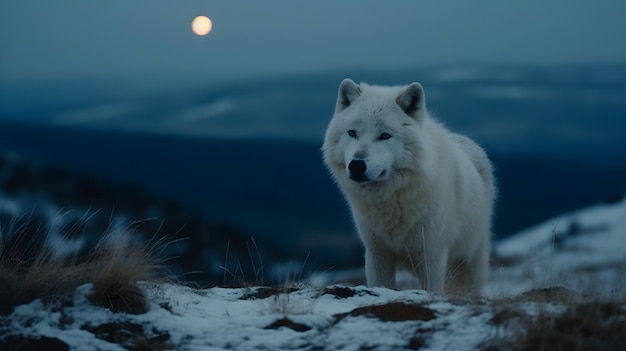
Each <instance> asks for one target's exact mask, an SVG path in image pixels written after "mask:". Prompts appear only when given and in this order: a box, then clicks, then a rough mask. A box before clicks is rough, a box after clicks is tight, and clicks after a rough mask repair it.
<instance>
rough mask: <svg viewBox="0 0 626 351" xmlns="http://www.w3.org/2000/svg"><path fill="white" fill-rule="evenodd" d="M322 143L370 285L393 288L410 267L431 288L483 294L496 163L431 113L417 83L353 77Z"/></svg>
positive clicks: (341, 91) (342, 90) (341, 93)
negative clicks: (374, 82)
mask: <svg viewBox="0 0 626 351" xmlns="http://www.w3.org/2000/svg"><path fill="white" fill-rule="evenodd" d="M322 149H323V152H324V162H325V163H326V165H327V166H328V168H329V169H330V171H331V174H332V176H333V178H334V179H335V180H336V182H337V183H338V184H339V187H340V188H341V190H342V191H343V193H344V195H345V197H346V199H347V200H348V203H349V205H350V208H351V210H352V215H353V217H354V221H355V223H356V227H357V229H358V232H359V235H360V237H361V240H362V241H363V243H364V245H365V249H366V253H365V273H366V276H367V283H368V285H370V286H385V287H391V288H393V287H394V285H395V269H396V265H402V266H404V267H406V268H408V269H409V270H410V271H411V272H413V273H415V275H416V276H417V278H418V279H419V281H420V283H421V286H422V288H424V289H427V290H431V291H434V292H442V291H445V292H448V293H455V294H467V293H479V292H480V289H481V287H482V285H483V283H484V282H485V280H486V279H487V274H488V268H489V267H488V261H489V241H490V230H491V228H490V227H491V216H492V208H493V202H494V197H495V193H496V189H495V185H494V179H493V175H492V167H491V163H490V161H489V159H488V158H487V155H486V154H485V152H484V151H483V150H482V149H481V148H480V147H479V146H478V145H477V144H476V143H474V142H473V141H471V140H470V139H468V138H466V137H464V136H462V135H458V134H454V133H451V132H450V131H448V130H447V129H446V128H445V127H444V126H443V125H441V124H440V123H438V122H437V121H436V120H435V119H433V118H432V117H431V116H430V115H429V113H428V112H427V110H426V100H425V95H424V90H423V89H422V86H421V85H420V84H419V83H412V84H411V85H409V86H405V87H380V86H369V85H367V84H361V85H357V84H356V83H354V82H353V81H352V80H350V79H345V80H344V81H343V82H341V85H340V87H339V94H338V99H337V105H336V108H335V114H334V116H333V119H332V120H331V122H330V125H329V126H328V129H327V131H326V136H325V140H324V146H323V148H322ZM444 289H445V290H444Z"/></svg>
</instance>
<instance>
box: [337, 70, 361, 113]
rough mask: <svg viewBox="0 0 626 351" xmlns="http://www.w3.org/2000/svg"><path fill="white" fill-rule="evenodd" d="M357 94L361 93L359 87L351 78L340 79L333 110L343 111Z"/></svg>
mask: <svg viewBox="0 0 626 351" xmlns="http://www.w3.org/2000/svg"><path fill="white" fill-rule="evenodd" d="M359 95H361V88H359V86H358V85H357V84H356V83H355V82H353V81H352V79H349V78H346V79H344V80H342V81H341V84H340V85H339V93H338V96H337V106H336V107H335V112H339V111H343V110H344V109H345V108H346V107H348V106H350V105H352V102H353V101H354V100H356V98H358V97H359Z"/></svg>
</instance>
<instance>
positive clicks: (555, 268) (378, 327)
mask: <svg viewBox="0 0 626 351" xmlns="http://www.w3.org/2000/svg"><path fill="white" fill-rule="evenodd" d="M625 243H626V201H623V200H622V201H621V202H618V203H614V204H610V205H609V204H604V205H598V206H594V207H591V208H587V209H583V210H580V211H577V212H574V213H569V214H566V215H563V216H560V217H558V218H554V219H552V220H549V221H547V222H545V223H542V224H539V225H537V226H536V227H533V228H530V229H528V230H526V231H523V232H521V233H519V234H518V235H516V236H514V237H512V238H510V239H507V240H505V241H502V242H500V243H497V244H496V245H495V250H494V251H495V259H494V261H495V268H494V271H493V273H492V278H491V280H490V282H489V284H488V285H487V287H486V288H485V297H483V298H481V299H473V300H469V299H464V298H451V297H445V296H435V295H431V294H429V293H427V292H425V291H421V290H417V289H411V290H399V291H397V290H389V289H384V288H366V287H363V286H360V285H357V286H349V285H346V284H340V285H332V284H333V282H332V281H333V280H344V282H345V281H348V280H350V281H355V280H357V281H358V279H359V276H360V270H354V271H353V272H327V273H324V274H320V275H319V276H317V277H314V278H313V279H312V280H311V281H310V282H308V283H301V284H298V283H293V284H289V285H288V286H285V287H283V288H266V287H247V288H233V289H231V288H219V287H214V288H209V289H194V288H190V287H184V286H180V285H173V284H156V283H147V282H142V283H140V285H141V288H142V289H143V290H144V292H145V293H146V295H147V297H148V299H149V310H148V312H146V313H143V314H126V313H114V312H112V311H110V310H108V309H106V308H103V307H97V306H94V305H93V304H91V303H90V302H89V300H88V299H87V298H86V296H87V295H88V294H89V292H90V290H91V289H92V285H91V284H85V285H82V286H80V287H79V288H78V289H77V290H76V293H75V295H74V300H73V302H72V303H67V304H66V305H65V306H64V307H58V306H57V307H56V308H52V307H49V306H47V305H44V304H43V303H42V302H41V301H40V300H35V301H33V302H31V303H29V304H25V305H21V306H18V307H16V308H15V310H14V311H13V313H12V314H10V315H7V316H0V350H13V349H19V348H18V346H19V347H23V349H27V346H28V347H31V349H38V348H39V349H42V350H43V349H46V350H53V351H54V350H67V349H71V350H125V349H126V350H163V349H176V350H373V349H375V350H399V349H420V350H476V349H487V348H488V347H495V346H493V345H501V346H499V348H495V349H496V350H498V349H507V347H506V346H502V345H507V343H506V342H504V344H503V341H502V340H510V339H515V338H517V337H519V330H518V328H521V327H520V326H521V325H524V321H528V320H535V319H538V320H541V315H545V314H550V315H554V316H556V315H558V314H559V313H562V312H563V311H565V310H566V309H567V308H570V307H571V306H572V304H575V303H578V302H581V301H588V299H589V297H590V296H591V298H592V300H595V301H597V300H598V299H599V297H601V298H602V300H604V301H613V303H617V304H618V306H621V307H618V308H617V312H614V313H615V316H617V317H614V318H613V317H611V318H613V319H611V320H612V321H615V320H617V319H619V320H621V321H623V320H624V319H626V304H624V301H625V300H626V296H625V290H624V284H625V282H626V278H625V273H626V268H625V263H624V262H625V261H624V260H625V258H626V244H625ZM555 286H557V287H555ZM555 318H556V317H554V318H552V319H551V320H555ZM510 320H514V321H515V322H514V323H508V322H507V321H510ZM556 320H558V318H557V319H556ZM607 321H609V320H608V319H607ZM531 324H532V323H531ZM622 325H623V324H622ZM622 331H623V330H622ZM37 339H38V340H39V341H35V340H37ZM619 340H623V339H619ZM617 342H621V341H617ZM38 343H39V344H38ZM617 346H618V347H619V346H620V345H617ZM621 346H626V345H621ZM492 349H493V348H492ZM615 349H619V348H615Z"/></svg>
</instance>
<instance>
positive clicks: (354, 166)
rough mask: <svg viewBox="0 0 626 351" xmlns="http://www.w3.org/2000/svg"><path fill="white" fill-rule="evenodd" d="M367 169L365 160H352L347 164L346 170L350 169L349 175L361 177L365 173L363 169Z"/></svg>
mask: <svg viewBox="0 0 626 351" xmlns="http://www.w3.org/2000/svg"><path fill="white" fill-rule="evenodd" d="M366 169H367V165H365V161H363V160H352V161H350V164H349V165H348V170H350V175H351V176H352V177H353V178H361V177H363V175H364V174H365V170H366Z"/></svg>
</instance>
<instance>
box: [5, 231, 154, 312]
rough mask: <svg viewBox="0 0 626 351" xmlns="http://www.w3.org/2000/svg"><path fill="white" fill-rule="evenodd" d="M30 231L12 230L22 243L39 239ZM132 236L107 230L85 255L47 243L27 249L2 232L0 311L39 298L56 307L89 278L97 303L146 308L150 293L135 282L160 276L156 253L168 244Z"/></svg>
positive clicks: (69, 301)
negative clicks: (63, 252) (57, 251)
mask: <svg viewBox="0 0 626 351" xmlns="http://www.w3.org/2000/svg"><path fill="white" fill-rule="evenodd" d="M27 234H32V233H27ZM27 234H23V233H16V234H14V235H18V238H17V241H21V242H27V241H28V240H31V241H33V240H35V239H33V237H30V238H27V237H26V235H27ZM20 235H21V236H22V237H19V236H20ZM129 238H130V236H129V234H128V233H122V234H116V235H115V237H113V236H112V235H104V236H103V237H102V238H101V240H100V242H99V243H98V245H96V247H95V248H93V249H92V250H91V251H90V252H88V253H87V254H85V255H83V256H80V257H77V256H69V257H59V256H56V255H54V254H53V252H52V250H51V249H49V248H46V247H43V246H41V247H40V248H39V249H38V250H37V251H34V252H28V254H25V253H24V250H16V249H15V247H14V246H12V247H9V245H8V243H6V242H5V241H3V240H2V236H1V235H0V314H3V315H6V314H9V313H11V312H12V311H13V308H14V307H15V306H18V305H21V304H24V303H28V302H30V301H33V300H35V299H41V300H42V301H43V302H44V303H47V304H49V305H51V306H52V307H53V308H60V307H62V306H67V305H71V304H72V301H73V294H74V291H75V290H76V288H77V287H78V286H80V285H82V284H86V283H92V284H93V290H92V293H91V295H90V296H89V297H88V298H89V300H90V301H91V302H92V303H94V304H96V305H100V306H103V307H107V308H110V309H111V310H113V311H115V312H128V313H143V312H146V311H147V301H146V297H145V296H144V294H143V292H142V291H141V289H139V288H138V287H137V286H136V282H137V281H139V280H154V279H157V278H158V277H160V276H161V273H163V269H162V267H161V266H160V265H159V263H160V261H159V260H158V259H157V257H158V255H159V254H160V253H161V251H162V250H163V248H164V247H165V246H166V243H165V242H164V241H163V240H159V241H157V242H155V243H148V244H133V243H131V241H130V239H129ZM15 241H16V240H15V239H14V240H13V241H12V243H14V242H15ZM18 247H20V248H24V247H26V248H29V250H30V249H31V247H30V246H28V245H23V246H18Z"/></svg>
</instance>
